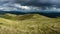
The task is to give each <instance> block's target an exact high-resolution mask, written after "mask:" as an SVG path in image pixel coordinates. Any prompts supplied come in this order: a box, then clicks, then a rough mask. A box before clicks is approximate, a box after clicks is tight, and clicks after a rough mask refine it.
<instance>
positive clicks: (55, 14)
mask: <svg viewBox="0 0 60 34" xmlns="http://www.w3.org/2000/svg"><path fill="white" fill-rule="evenodd" d="M5 13H10V14H16V15H19V14H40V15H44V16H47V17H50V18H56V17H60V12H22V11H0V14H5Z"/></svg>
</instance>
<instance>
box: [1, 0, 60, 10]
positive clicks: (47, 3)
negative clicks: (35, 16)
mask: <svg viewBox="0 0 60 34" xmlns="http://www.w3.org/2000/svg"><path fill="white" fill-rule="evenodd" d="M0 10H3V11H60V0H0Z"/></svg>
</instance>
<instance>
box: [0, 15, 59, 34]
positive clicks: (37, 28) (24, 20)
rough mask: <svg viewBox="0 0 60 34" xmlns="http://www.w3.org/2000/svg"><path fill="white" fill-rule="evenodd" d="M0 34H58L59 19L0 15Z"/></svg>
mask: <svg viewBox="0 0 60 34" xmlns="http://www.w3.org/2000/svg"><path fill="white" fill-rule="evenodd" d="M0 34H60V18H48V17H45V16H42V15H39V14H24V15H14V14H4V15H0Z"/></svg>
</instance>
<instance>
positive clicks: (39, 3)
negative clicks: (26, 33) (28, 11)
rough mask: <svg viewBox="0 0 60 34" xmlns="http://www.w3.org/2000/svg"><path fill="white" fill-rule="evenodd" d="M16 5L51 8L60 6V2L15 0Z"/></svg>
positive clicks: (56, 0) (57, 0) (55, 0)
mask: <svg viewBox="0 0 60 34" xmlns="http://www.w3.org/2000/svg"><path fill="white" fill-rule="evenodd" d="M15 2H16V3H20V4H22V5H29V6H30V5H32V6H52V5H57V6H59V5H60V0H16V1H15Z"/></svg>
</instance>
